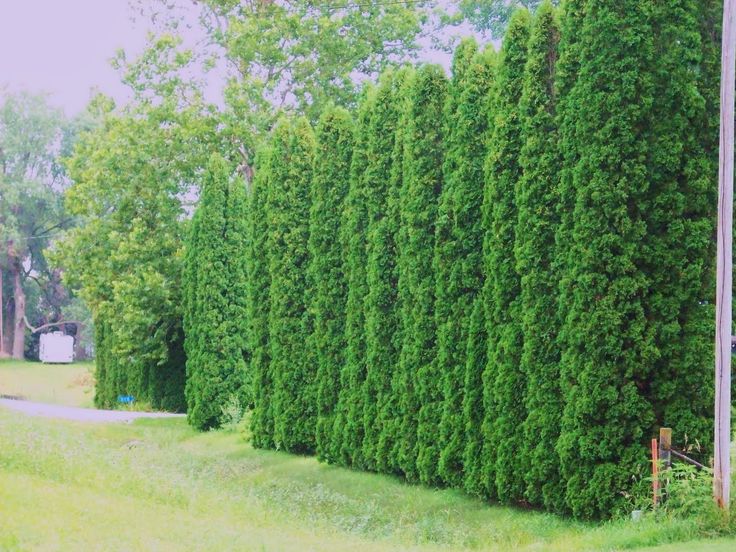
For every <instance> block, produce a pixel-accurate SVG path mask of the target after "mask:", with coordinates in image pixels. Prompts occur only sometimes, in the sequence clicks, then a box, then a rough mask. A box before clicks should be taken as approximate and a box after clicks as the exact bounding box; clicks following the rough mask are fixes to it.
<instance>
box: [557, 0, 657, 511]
mask: <svg viewBox="0 0 736 552" xmlns="http://www.w3.org/2000/svg"><path fill="white" fill-rule="evenodd" d="M652 31H653V29H652V27H651V25H650V20H649V18H648V17H647V16H646V14H645V13H644V10H643V7H642V6H641V4H640V3H639V2H635V1H633V0H631V1H629V0H616V1H613V0H589V1H588V2H587V4H586V13H585V18H584V21H583V25H582V28H580V29H578V32H579V33H580V34H579V45H578V47H579V54H578V55H579V56H580V57H579V62H580V74H579V76H578V79H577V82H576V83H575V85H574V89H573V91H572V92H571V94H574V95H575V99H576V104H575V105H574V106H573V105H568V106H566V108H567V109H573V108H574V113H573V114H571V116H572V117H574V119H575V123H576V136H575V140H576V145H575V150H576V153H577V155H578V159H577V162H576V164H575V166H574V167H573V168H572V177H573V189H574V191H575V194H576V197H575V202H574V205H575V208H574V213H573V225H572V233H571V235H572V242H571V246H570V248H569V253H568V255H569V258H568V260H567V265H568V267H569V271H570V274H569V275H568V277H569V278H570V284H571V288H572V295H571V298H570V305H569V309H568V311H567V313H566V317H565V320H564V322H563V332H564V334H565V343H564V353H563V354H564V356H565V357H566V358H565V360H564V361H563V362H564V363H565V364H567V367H566V372H565V373H564V377H566V378H569V380H568V382H567V387H566V389H565V403H566V404H565V407H564V413H563V418H562V430H561V435H560V440H559V443H558V451H559V453H560V461H561V464H560V467H561V471H562V475H563V477H564V478H565V479H566V480H567V494H566V500H567V505H568V507H569V508H570V509H571V510H572V512H573V513H574V514H575V515H576V516H581V517H596V516H601V515H606V514H608V513H610V512H612V511H614V510H615V509H616V508H617V507H619V505H621V503H622V502H623V500H624V497H623V495H622V490H624V489H627V488H629V487H630V485H631V479H632V474H633V475H636V474H643V473H644V471H645V469H646V466H647V462H646V460H647V451H646V448H645V443H646V440H647V438H649V437H650V435H651V434H652V430H653V426H654V411H653V408H652V405H651V403H650V402H649V401H648V400H647V397H646V396H645V391H644V389H645V388H646V386H647V381H648V380H649V378H650V377H651V375H652V374H651V365H652V355H653V354H654V353H655V351H656V348H655V347H656V345H655V341H654V335H653V332H651V331H648V328H647V320H646V310H645V301H644V297H645V295H646V286H647V275H646V272H645V271H644V270H643V267H642V266H641V265H640V264H639V263H638V261H639V259H640V247H641V244H642V241H643V240H644V238H645V236H646V218H645V213H644V212H643V207H644V205H645V203H646V202H647V196H648V189H649V183H648V178H647V172H648V171H647V165H646V162H647V159H648V158H649V156H650V154H651V153H652V152H651V148H650V144H649V142H648V140H647V139H646V138H647V135H646V130H647V127H648V125H649V122H650V120H649V110H650V109H651V107H652V103H653V101H654V91H655V89H654V86H653V84H654V83H653V78H652V74H651V67H652V63H653V61H654V60H653V55H654V49H653V39H652V35H653V32H652ZM632 45H635V46H634V47H632ZM601 52H606V55H601Z"/></svg>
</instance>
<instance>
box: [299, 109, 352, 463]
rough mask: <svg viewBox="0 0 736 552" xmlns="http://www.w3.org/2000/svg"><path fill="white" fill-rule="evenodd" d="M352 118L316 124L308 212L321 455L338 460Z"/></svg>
mask: <svg viewBox="0 0 736 552" xmlns="http://www.w3.org/2000/svg"><path fill="white" fill-rule="evenodd" d="M353 131H354V129H353V120H352V118H351V116H350V114H349V113H348V112H347V111H346V110H345V109H342V108H334V107H332V108H328V109H327V110H326V111H325V113H324V114H323V115H322V117H321V119H320V122H319V125H318V126H317V152H316V155H315V160H314V175H313V178H312V205H311V208H310V214H309V254H310V264H309V271H310V278H311V281H312V282H313V286H314V287H313V290H312V297H311V308H312V315H313V316H314V331H313V333H312V338H311V342H310V347H313V348H314V351H315V357H316V359H317V396H316V399H317V427H316V444H317V455H318V456H319V458H321V459H323V460H327V461H335V460H336V458H335V457H334V456H333V455H332V452H333V449H332V437H333V435H332V429H333V426H334V422H335V419H334V418H335V416H334V414H335V407H336V406H337V397H338V392H339V388H338V382H339V379H340V370H341V369H342V366H343V364H344V362H345V303H346V300H347V285H346V282H345V276H344V274H343V270H342V269H343V267H342V262H343V251H342V247H341V245H340V217H341V216H342V212H343V204H344V202H345V197H346V195H347V193H348V188H349V186H350V162H351V159H352V155H353Z"/></svg>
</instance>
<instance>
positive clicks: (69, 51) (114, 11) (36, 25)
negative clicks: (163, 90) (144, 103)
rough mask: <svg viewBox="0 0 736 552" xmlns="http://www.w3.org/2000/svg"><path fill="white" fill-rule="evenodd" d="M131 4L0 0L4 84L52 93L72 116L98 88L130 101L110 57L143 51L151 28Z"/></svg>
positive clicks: (111, 0)
mask: <svg viewBox="0 0 736 552" xmlns="http://www.w3.org/2000/svg"><path fill="white" fill-rule="evenodd" d="M130 15H131V11H130V9H129V5H128V0H0V86H7V87H8V88H9V89H10V90H13V91H16V90H21V89H25V90H29V91H31V92H48V93H49V94H50V99H51V103H52V104H54V105H57V106H59V107H62V108H64V110H65V111H66V113H67V115H74V114H76V113H78V112H79V111H81V110H82V109H84V107H85V106H86V105H87V102H88V100H89V98H90V94H91V92H90V91H91V90H92V89H93V88H95V87H97V88H99V89H100V91H102V92H104V93H106V94H109V95H111V96H113V98H115V99H116V100H117V101H121V100H124V99H125V98H126V97H127V94H126V90H125V87H124V86H123V85H122V84H121V83H120V78H119V76H118V74H117V72H116V71H115V70H114V69H112V67H110V62H109V60H110V58H111V57H112V56H113V55H114V53H115V51H116V50H117V49H118V48H124V49H125V50H126V51H130V52H136V51H140V50H141V49H142V47H143V45H144V44H145V37H146V29H145V28H144V27H143V26H142V25H141V24H134V23H133V22H132V20H131V18H130Z"/></svg>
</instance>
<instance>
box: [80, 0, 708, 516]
mask: <svg viewBox="0 0 736 552" xmlns="http://www.w3.org/2000/svg"><path fill="white" fill-rule="evenodd" d="M533 3H534V4H535V5H536V4H537V3H538V2H533ZM508 4H509V5H510V4H511V3H508ZM218 5H219V4H217V3H211V6H215V7H217V6H218ZM497 5H499V6H500V4H498V3H497ZM223 6H224V5H223ZM228 6H229V4H228ZM228 6H224V7H222V6H220V8H221V9H223V10H225V12H227V13H229V14H230V15H234V19H233V20H232V21H231V22H230V23H229V25H230V27H229V28H228V29H226V32H227V34H228V36H230V38H231V39H232V40H233V41H234V43H233V44H229V45H228V47H229V48H232V51H231V53H232V52H235V51H236V49H237V50H238V51H241V52H245V53H247V52H248V51H249V50H248V49H249V48H251V47H252V44H251V43H250V41H251V40H252V38H253V36H254V34H253V33H254V32H256V31H257V30H258V29H260V30H264V29H270V30H275V29H282V28H283V24H284V22H285V21H292V22H293V23H294V24H295V25H296V24H297V22H296V21H295V20H294V19H293V17H292V16H293V14H294V13H296V12H295V11H294V10H297V8H293V9H292V8H283V9H281V6H280V4H279V5H278V6H276V5H275V6H273V7H272V8H273V9H272V10H271V11H270V12H269V11H268V10H269V9H271V8H268V6H266V5H264V6H261V7H260V8H257V9H263V10H265V12H259V13H266V12H268V13H272V14H273V15H274V16H278V18H282V19H280V20H279V21H278V22H275V23H274V26H273V27H268V26H267V25H266V26H265V27H264V24H263V22H262V21H259V24H258V25H255V26H254V27H253V28H249V29H246V28H241V27H239V26H238V25H240V24H242V21H239V18H240V17H241V16H242V15H243V14H244V13H245V12H238V11H237V10H238V8H235V7H232V9H231V8H229V7H228ZM699 7H700V6H699V4H698V5H696V2H695V1H694V0H678V1H677V2H670V3H669V4H667V6H666V7H665V6H664V5H662V6H660V5H659V4H656V5H655V3H647V4H642V3H640V2H634V1H633V0H624V1H621V0H617V1H613V0H568V2H567V3H566V7H565V11H564V12H560V13H558V12H557V11H556V8H555V7H554V2H551V1H547V2H543V3H541V6H540V7H539V9H538V10H537V13H536V14H535V17H534V19H532V16H531V14H530V13H529V12H528V11H526V10H520V11H516V12H515V15H514V16H513V17H512V18H511V21H510V23H509V28H508V32H507V34H506V37H505V40H504V42H503V47H502V51H501V53H500V55H496V54H495V52H494V51H493V50H492V49H488V50H486V51H483V52H480V51H479V48H478V46H477V45H476V44H475V43H474V42H473V41H463V42H462V43H461V45H460V46H459V48H458V50H457V52H456V54H455V59H454V62H453V70H452V81H450V82H448V80H447V78H446V76H445V74H444V72H443V70H442V69H441V68H439V67H437V66H433V65H422V66H420V67H418V68H417V69H412V68H403V69H399V70H397V69H392V70H388V71H385V72H383V73H382V74H381V75H380V76H379V78H378V84H377V86H375V87H373V86H366V87H365V89H364V92H363V97H362V98H361V100H360V101H359V102H358V103H357V106H356V113H355V123H353V118H352V116H351V114H350V112H349V111H347V110H345V109H343V108H336V107H329V108H328V109H326V110H324V111H323V112H322V117H321V119H320V122H319V125H318V127H317V132H316V135H315V134H314V133H313V131H312V129H311V127H310V123H309V122H308V121H307V119H305V118H295V117H290V116H288V113H287V114H286V115H285V116H284V117H283V118H282V119H281V120H280V121H279V122H278V123H277V124H275V125H273V128H271V127H272V121H271V119H270V118H269V117H270V115H272V113H271V112H270V111H269V110H261V111H258V109H260V108H258V109H256V110H254V114H256V116H258V117H260V116H261V115H264V118H263V119H262V120H261V119H259V124H262V125H263V127H262V130H263V132H264V135H263V136H261V138H264V137H265V135H266V134H268V142H269V144H268V148H267V149H263V150H262V151H261V153H260V155H259V157H258V159H257V163H256V167H255V175H254V174H253V173H252V171H251V169H253V167H252V166H251V159H250V152H249V150H248V148H249V147H251V146H252V145H253V144H255V143H256V142H257V140H256V139H255V138H253V137H249V138H248V140H250V139H251V138H253V144H251V143H248V144H247V145H246V146H247V147H246V146H243V147H242V148H241V147H240V146H242V145H243V144H242V143H240V142H239V141H238V140H237V139H234V138H233V133H236V134H237V133H238V132H243V127H237V125H234V126H228V125H229V124H230V123H232V122H233V121H230V122H229V123H228V124H225V125H224V126H220V123H221V122H222V121H219V123H218V119H217V118H216V117H215V118H208V117H207V116H206V115H205V113H206V110H204V109H203V110H202V111H196V110H194V111H187V112H186V113H183V114H182V113H179V112H178V110H177V109H174V108H173V107H172V106H169V107H168V108H167V106H166V105H164V106H163V107H161V108H159V107H156V106H155V102H154V106H149V107H147V108H146V109H143V110H142V111H140V112H136V113H135V116H131V117H111V116H109V117H108V118H107V119H105V120H104V125H103V127H102V129H101V130H100V131H98V132H97V133H96V134H93V135H90V136H89V137H88V138H87V139H86V140H82V142H81V145H80V146H79V148H78V155H77V156H76V157H75V159H74V160H73V162H71V163H70V168H71V170H72V172H73V175H74V176H75V177H76V178H77V179H78V180H79V182H77V183H76V185H75V189H73V192H72V194H70V197H80V198H82V199H83V201H82V203H83V204H84V206H85V207H84V208H83V209H81V210H80V211H79V214H80V215H82V216H84V217H86V218H87V219H89V220H87V221H86V224H85V225H84V231H83V232H82V233H80V234H79V238H78V240H77V241H76V242H75V243H76V244H77V245H79V246H80V249H81V255H80V260H79V261H75V262H76V263H77V264H76V265H75V266H76V267H77V270H78V271H80V272H81V276H80V277H83V279H84V287H85V288H86V290H87V291H86V292H85V293H86V297H87V298H89V299H90V301H91V303H90V304H91V305H92V307H93V312H94V315H95V319H96V321H97V322H98V324H99V329H98V333H97V342H98V347H99V348H100V354H99V359H98V389H97V392H98V399H97V401H98V403H100V404H111V403H112V402H114V401H115V399H116V397H117V395H118V394H128V393H133V394H140V396H141V397H142V398H143V400H146V401H150V402H151V403H152V404H154V405H161V404H168V403H166V401H168V400H169V399H168V398H166V397H175V396H176V389H181V386H182V375H181V372H180V371H179V372H176V368H177V366H181V363H182V361H183V351H182V349H181V343H182V340H181V336H182V327H181V319H182V314H183V315H184V330H186V335H187V342H186V350H187V357H188V358H187V366H188V367H189V374H188V376H189V377H188V382H187V398H188V399H189V417H190V420H191V421H192V422H193V423H194V425H196V426H197V427H200V428H206V427H211V426H214V425H217V423H218V421H219V420H218V419H219V415H220V412H221V408H222V406H223V404H224V403H225V402H228V401H229V398H230V397H231V396H237V397H238V398H239V400H240V402H241V405H243V406H245V405H248V406H252V408H253V412H252V414H251V429H252V433H253V443H254V445H255V446H257V447H260V448H274V449H283V450H287V451H292V452H297V453H313V452H316V453H317V455H318V456H319V457H320V459H322V460H325V461H327V462H330V463H335V464H341V465H344V466H349V467H352V468H356V469H366V470H372V471H378V472H382V473H390V474H398V475H401V476H403V477H404V478H406V479H407V480H409V481H412V482H415V481H419V482H422V483H425V484H427V485H431V486H449V487H454V488H464V489H465V490H467V491H468V492H469V493H472V494H474V495H477V496H481V497H483V498H486V499H495V500H499V501H501V502H504V503H524V504H528V505H532V506H538V507H542V508H544V509H546V510H551V511H556V512H569V513H572V514H573V515H575V516H577V517H581V518H596V517H607V516H610V515H612V514H615V513H617V512H619V511H623V510H625V509H627V508H630V507H631V506H632V505H633V504H635V503H636V502H637V501H638V500H639V499H640V498H641V497H640V496H639V493H641V492H643V491H642V489H643V487H644V485H643V484H642V482H643V481H644V479H643V478H644V477H646V474H647V471H648V454H647V448H646V445H647V442H648V440H649V439H650V438H651V437H652V436H653V435H655V434H656V431H657V428H658V427H659V426H661V425H671V426H673V427H674V429H675V435H676V439H679V440H680V443H679V444H681V445H684V444H685V443H684V442H683V441H685V440H686V439H687V440H689V441H690V442H693V441H697V442H700V443H705V442H707V441H708V440H709V437H710V432H711V427H710V422H709V420H708V413H709V410H710V408H711V406H712V404H711V403H712V398H711V394H710V389H711V388H712V382H711V381H710V379H711V378H712V376H711V373H710V372H711V370H710V364H711V358H710V357H711V354H712V352H711V351H712V343H711V340H710V338H709V335H711V333H712V319H713V316H712V306H711V303H712V300H711V299H712V291H713V270H712V266H711V262H710V259H711V258H712V249H713V240H712V236H713V219H714V216H713V215H714V213H713V205H714V189H715V183H714V178H713V173H714V170H713V169H714V167H715V162H714V157H715V156H714V153H715V152H716V144H717V141H716V140H715V138H714V132H713V131H714V130H715V129H716V128H717V125H716V124H715V122H714V121H715V119H714V106H715V105H717V100H716V98H717V95H716V94H714V93H713V90H712V88H713V86H714V85H715V84H716V83H717V76H716V71H714V67H716V66H717V63H716V62H714V53H715V52H717V47H716V46H715V44H716V40H715V36H716V35H717V23H715V22H714V21H713V18H712V12H713V11H715V10H714V9H713V6H711V5H710V4H708V6H707V7H708V10H707V11H706V14H705V15H704V13H703V12H702V11H700V10H699ZM228 10H229V11H228ZM320 10H321V8H314V12H310V11H309V10H307V12H301V13H307V14H308V15H310V17H311V16H312V15H314V14H316V13H319V12H320ZM348 11H351V10H348ZM225 12H223V13H225ZM346 13H347V12H346ZM558 17H559V21H558ZM338 19H339V18H338ZM320 24H321V25H324V24H327V22H320ZM300 32H301V31H300ZM238 37H240V38H241V39H243V40H245V39H247V41H246V42H247V43H240V44H236V43H237V39H238ZM307 42H308V41H307ZM289 48H290V47H289ZM289 48H287V50H288V49H289ZM297 54H298V55H296V54H295V55H296V57H293V60H294V61H293V62H294V63H295V64H297V65H298V66H299V67H298V71H297V72H298V73H299V74H303V73H302V72H303V71H304V70H305V66H303V64H304V63H306V62H307V61H306V60H308V59H309V56H304V55H303V52H301V51H300V52H297ZM289 55H291V54H289ZM320 55H321V54H320ZM246 57H247V56H246ZM315 59H319V56H318V57H317V58H315ZM261 61H263V60H260V61H257V62H256V65H259V64H261ZM282 61H283V60H279V63H275V64H274V67H278V66H280V64H281V62H282ZM307 65H308V64H307ZM246 66H247V64H246ZM143 73H145V71H143ZM291 76H293V75H291ZM291 76H289V75H284V78H286V79H289V78H291ZM299 78H302V77H299ZM305 78H306V77H305ZM315 78H318V79H319V78H321V77H319V75H315ZM276 81H278V77H277V78H276ZM276 81H273V82H276ZM315 82H316V81H315ZM272 84H273V83H272ZM272 84H269V85H267V87H268V86H271V85H272ZM282 84H284V85H285V86H286V88H285V89H288V90H291V92H290V93H294V94H297V96H298V97H295V98H292V99H293V100H294V102H296V105H299V106H300V108H299V109H300V110H302V111H308V112H309V114H310V115H313V120H314V119H316V115H317V111H316V107H315V110H314V111H313V110H312V109H311V108H310V109H307V107H309V106H307V105H306V104H307V103H309V101H308V98H307V96H308V94H307V93H306V92H303V91H305V90H306V89H307V88H310V89H314V82H312V83H311V84H309V85H308V86H306V87H305V88H300V87H299V86H296V87H290V83H289V82H286V83H282ZM291 84H293V83H291ZM336 86H337V88H340V85H339V83H336ZM264 90H266V92H264ZM275 90H276V89H273V90H271V92H274V91H275ZM330 90H332V92H334V94H335V96H336V97H335V99H334V101H335V104H336V105H339V104H341V103H342V104H345V105H349V104H350V103H351V102H350V101H349V99H348V96H351V95H352V94H353V92H352V91H350V92H349V93H347V94H346V95H345V96H342V93H341V92H338V91H337V89H336V88H330ZM295 91H296V92H295ZM267 92H268V90H267V89H261V90H260V92H259V93H258V94H257V96H258V97H261V99H262V93H263V94H265V93H267ZM328 92H329V90H327V89H326V91H322V92H320V94H321V93H328ZM332 92H329V93H332ZM302 93H303V94H304V96H303V97H302V96H300V95H301V94H302ZM232 99H233V98H229V100H232ZM251 99H252V100H254V98H251ZM325 100H326V98H325V97H320V98H316V99H315V104H314V106H317V105H319V104H325V103H327V102H326V101H325ZM254 101H255V100H254ZM304 102H306V103H304ZM256 103H257V102H256ZM286 103H288V102H286ZM248 105H251V104H249V103H248V102H247V101H246V102H245V103H243V104H242V105H240V107H241V108H245V107H247V106H248ZM314 106H312V107H314ZM200 107H201V106H200ZM285 111H288V109H285ZM319 111H322V110H321V108H320V109H319ZM161 121H163V122H164V123H165V124H161ZM244 125H245V126H249V125H250V126H252V127H253V128H255V127H256V126H258V125H256V124H255V123H254V122H253V120H249V121H245V122H244ZM238 128H239V129H240V130H238ZM259 128H260V127H259ZM266 129H269V130H268V132H267V133H266ZM221 131H222V132H221ZM93 138H97V141H98V142H101V143H104V144H107V148H106V149H105V150H104V151H103V152H102V153H99V152H98V150H97V148H96V146H97V144H95V143H93V142H92V140H93ZM134 139H138V140H140V141H141V142H142V143H145V144H147V145H150V147H149V148H148V149H146V150H144V151H138V150H136V149H135V148H134V147H133V146H132V144H134ZM233 140H234V141H233ZM139 149H140V148H139ZM214 149H221V150H223V154H224V155H225V159H226V160H222V159H221V160H219V161H218V160H217V158H215V160H214V161H213V165H212V166H211V167H210V170H209V171H205V172H204V173H202V172H201V171H202V167H203V166H204V165H205V161H204V160H205V159H206V158H207V157H208V156H209V152H210V151H212V150H214ZM128 150H132V151H128ZM95 152H98V155H93V154H94V153H95ZM205 152H207V154H208V155H207V156H205V155H204V153H205ZM179 155H181V156H182V158H181V159H182V160H181V162H180V163H178V164H177V163H173V164H172V163H169V162H168V161H167V159H179ZM230 169H236V170H238V171H239V172H240V173H241V174H243V175H245V176H246V177H247V181H248V183H247V185H246V186H243V185H241V184H239V182H240V181H239V180H231V179H230V176H231V174H230V173H231V172H234V171H231V170H230ZM202 174H204V181H205V182H204V187H203V188H202V193H201V203H200V206H199V209H198V210H197V214H196V215H195V217H194V220H193V221H192V223H191V229H190V230H191V231H190V234H189V235H190V241H189V242H188V245H187V248H186V251H187V255H186V257H185V258H184V262H182V247H181V246H182V235H183V232H182V229H183V228H184V227H185V226H186V224H185V223H182V219H186V217H185V216H184V215H185V212H184V209H183V205H182V199H181V198H182V196H184V195H186V192H187V191H188V188H189V187H191V186H200V184H201V181H202ZM251 177H254V179H253V180H251ZM103 182H104V183H106V184H107V185H109V188H104V187H103V186H101V184H102V183H103ZM151 182H156V183H157V186H152V185H150V183H151ZM246 190H247V192H246ZM75 194H76V195H75ZM246 195H247V197H246ZM118 196H120V197H122V198H124V199H125V201H124V202H123V205H122V206H121V205H120V202H119V201H118ZM111 206H112V208H111ZM93 232H94V233H93ZM84 248H92V253H90V254H89V255H87V254H86V253H85V252H86V251H87V249H84ZM103 250H109V251H110V252H111V253H110V255H109V258H106V259H102V260H101V257H100V255H99V254H100V251H103ZM67 255H69V256H71V250H70V251H68V252H67ZM134 261H137V264H136V262H134ZM82 262H89V265H90V266H88V267H84V270H81V267H80V266H79V263H82ZM182 267H183V268H184V270H183V271H182ZM116 270H117V271H118V272H119V273H120V275H118V274H117V273H116V272H115V271H116ZM182 272H183V276H184V278H183V283H184V284H185V285H184V290H183V292H182V290H181V289H180V286H179V283H180V281H181V278H180V276H181V273H182ZM108 280H109V281H110V282H111V283H112V285H107V284H108ZM143 282H145V283H146V285H147V286H148V287H146V288H145V293H137V292H139V291H140V286H141V285H142V283H143ZM182 298H183V300H182ZM146 332H147V333H146ZM149 335H152V336H153V337H152V338H150V339H146V340H143V345H140V344H139V343H138V342H137V341H136V339H139V338H140V337H141V336H146V337H148V336H149ZM122 359H125V362H123V361H122ZM246 367H247V369H246ZM247 378H250V379H247ZM167 386H168V387H167ZM692 389H703V390H704V391H702V392H699V393H698V394H697V396H695V397H694V396H693V393H692V391H691V390H692ZM708 452H709V451H708V448H707V447H704V449H703V450H702V451H701V452H700V453H701V454H702V455H703V457H704V458H707V454H708Z"/></svg>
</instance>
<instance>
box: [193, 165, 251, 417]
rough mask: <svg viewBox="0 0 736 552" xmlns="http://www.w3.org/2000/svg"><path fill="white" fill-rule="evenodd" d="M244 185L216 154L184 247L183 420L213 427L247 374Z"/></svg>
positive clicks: (239, 394) (240, 389) (240, 394)
mask: <svg viewBox="0 0 736 552" xmlns="http://www.w3.org/2000/svg"><path fill="white" fill-rule="evenodd" d="M245 203H246V195H245V189H244V184H243V183H242V182H241V181H239V180H234V181H231V178H230V173H229V168H228V165H227V163H226V161H225V160H224V159H223V158H222V157H220V156H219V155H217V154H215V155H213V156H212V157H211V158H210V162H209V165H208V167H207V174H206V177H205V182H204V186H203V189H202V197H201V200H200V203H199V206H198V207H197V211H196V213H195V215H194V219H193V221H192V227H191V230H190V235H189V238H188V241H187V243H186V258H185V269H184V278H183V282H184V298H185V311H184V313H185V314H184V335H185V341H184V346H185V349H186V354H187V361H186V366H187V382H186V389H185V391H186V398H187V419H188V421H189V423H190V424H192V425H193V426H194V427H196V428H198V429H208V428H211V427H217V426H218V425H219V424H220V420H221V417H222V408H223V407H224V406H225V405H226V404H227V403H228V401H230V400H233V399H237V400H241V399H242V398H243V384H244V378H245V372H246V366H245V354H246V353H245V342H244V339H243V334H244V331H243V330H242V329H241V327H242V326H243V322H244V321H245V320H246V313H245V308H244V300H245V291H244V284H245V272H244V270H243V266H244V265H243V263H244V256H245V253H246V251H245V239H246V236H245Z"/></svg>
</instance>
